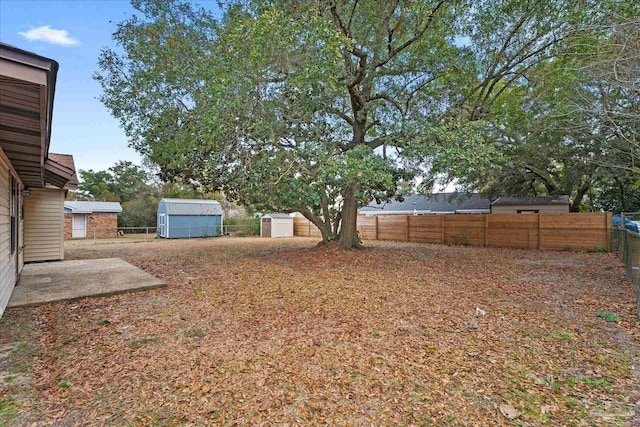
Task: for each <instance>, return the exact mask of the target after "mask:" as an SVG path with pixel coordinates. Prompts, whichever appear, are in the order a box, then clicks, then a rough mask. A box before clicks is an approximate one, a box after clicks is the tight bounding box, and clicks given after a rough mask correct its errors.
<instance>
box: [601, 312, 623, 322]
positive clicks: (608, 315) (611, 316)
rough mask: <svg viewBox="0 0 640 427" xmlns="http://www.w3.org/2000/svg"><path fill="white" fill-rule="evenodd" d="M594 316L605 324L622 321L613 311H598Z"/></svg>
mask: <svg viewBox="0 0 640 427" xmlns="http://www.w3.org/2000/svg"><path fill="white" fill-rule="evenodd" d="M596 316H598V317H599V318H601V319H604V320H606V321H607V322H619V321H621V320H622V317H621V316H619V315H617V314H616V313H614V312H613V311H602V310H598V312H597V313H596Z"/></svg>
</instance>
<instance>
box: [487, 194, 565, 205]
mask: <svg viewBox="0 0 640 427" xmlns="http://www.w3.org/2000/svg"><path fill="white" fill-rule="evenodd" d="M568 204H569V196H559V197H498V198H497V199H496V200H494V201H493V203H491V206H519V205H568Z"/></svg>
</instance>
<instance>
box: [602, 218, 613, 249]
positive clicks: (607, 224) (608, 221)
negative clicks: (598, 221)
mask: <svg viewBox="0 0 640 427" xmlns="http://www.w3.org/2000/svg"><path fill="white" fill-rule="evenodd" d="M604 226H605V227H606V230H607V252H611V227H612V222H611V212H605V214H604Z"/></svg>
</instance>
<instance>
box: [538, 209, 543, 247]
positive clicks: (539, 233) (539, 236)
mask: <svg viewBox="0 0 640 427" xmlns="http://www.w3.org/2000/svg"><path fill="white" fill-rule="evenodd" d="M538 249H542V214H541V213H538Z"/></svg>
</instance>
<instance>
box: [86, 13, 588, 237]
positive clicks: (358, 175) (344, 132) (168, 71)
mask: <svg viewBox="0 0 640 427" xmlns="http://www.w3.org/2000/svg"><path fill="white" fill-rule="evenodd" d="M593 3H595V4H597V2H593ZM133 5H134V7H135V8H136V9H137V10H138V11H139V13H137V14H136V15H134V16H133V17H131V18H129V19H127V20H125V21H123V22H121V23H120V24H118V28H117V30H116V32H115V33H114V35H113V39H114V41H115V43H116V45H117V46H116V48H114V49H105V50H103V52H102V55H101V58H100V63H99V65H100V71H99V72H98V73H97V74H96V78H97V80H98V81H99V82H100V83H101V85H102V87H103V91H104V92H103V95H102V97H101V99H102V101H103V102H104V103H105V105H106V106H107V107H108V108H109V109H110V110H111V111H112V113H113V114H114V115H115V116H116V117H117V118H119V119H120V121H121V123H122V125H123V127H124V129H125V130H126V132H127V135H128V136H129V138H130V141H131V144H132V146H133V147H135V148H136V149H137V150H138V151H140V152H141V153H142V154H144V155H145V156H146V157H147V159H148V160H150V161H151V162H153V163H155V164H158V165H159V166H160V168H161V171H162V174H163V178H166V179H172V178H174V177H178V178H180V179H182V180H183V181H186V182H188V181H193V182H197V183H199V184H201V185H205V186H209V187H211V188H212V189H216V190H223V191H224V192H225V194H226V195H227V197H229V198H231V199H234V200H237V201H239V202H241V203H244V204H247V205H249V206H251V207H253V208H255V209H257V210H278V211H286V212H293V211H298V212H301V213H302V214H303V215H304V216H305V217H307V218H308V219H309V220H310V221H312V222H313V223H314V224H315V225H317V226H318V228H319V229H320V230H321V232H322V236H323V240H324V241H329V240H333V239H337V240H338V242H339V246H340V247H341V248H345V249H348V248H353V247H358V246H360V244H361V243H360V241H359V239H358V235H357V231H356V218H357V209H358V207H360V206H362V205H364V204H366V203H368V202H369V201H371V200H372V199H377V200H388V199H391V198H394V197H401V196H402V192H403V191H404V190H406V189H407V188H409V187H410V184H411V179H412V178H413V177H414V176H415V175H416V174H421V175H422V176H421V178H422V182H423V183H430V182H432V179H431V178H433V173H434V171H437V170H440V171H443V172H448V171H453V172H455V173H457V174H463V175H464V174H465V173H468V172H470V171H473V172H475V173H481V171H483V170H486V169H487V168H488V167H489V166H490V164H491V163H492V161H493V160H492V159H493V158H494V156H497V155H498V154H499V151H500V147H499V145H497V144H496V143H495V142H496V141H495V138H492V135H493V134H492V132H491V130H492V126H491V125H492V123H491V120H492V118H494V117H495V114H492V111H494V110H495V109H496V108H498V109H499V108H500V106H501V105H503V104H504V102H505V101H504V99H505V98H506V97H507V96H519V92H518V91H517V90H516V89H517V88H518V87H523V86H526V80H527V73H528V72H529V70H531V69H533V68H535V67H536V66H537V65H538V64H541V63H544V62H545V61H549V59H550V58H553V57H554V55H555V54H556V49H557V46H558V44H559V43H561V42H562V41H563V40H565V39H566V38H567V37H568V35H570V34H571V33H572V31H573V29H575V27H576V25H577V23H580V22H582V21H583V20H584V19H586V18H585V17H587V16H589V15H590V13H592V12H593V10H592V9H593V4H592V3H590V2H581V3H580V4H576V2H571V1H563V0H556V1H536V0H495V1H481V2H473V3H472V2H467V1H463V0H421V1H409V0H405V1H403V0H388V1H372V0H362V1H358V0H341V1H338V0H335V1H321V0H308V1H289V0H271V1H268V0H254V1H238V2H231V3H230V4H229V5H227V6H225V7H224V9H223V10H222V17H221V18H220V19H217V20H216V19H214V17H213V16H212V15H211V14H210V13H209V12H207V11H206V10H203V9H200V8H198V7H195V6H192V5H191V4H190V3H186V2H182V1H180V0H135V1H133ZM514 88H515V89H514ZM493 129H495V126H493ZM434 165H435V166H439V169H438V168H437V167H436V168H434ZM448 169H451V170H448Z"/></svg>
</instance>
